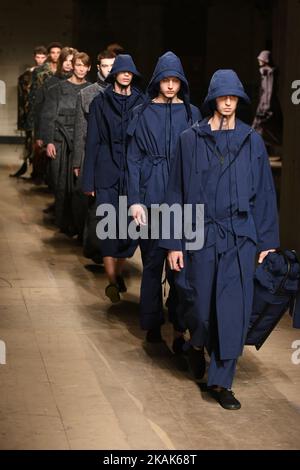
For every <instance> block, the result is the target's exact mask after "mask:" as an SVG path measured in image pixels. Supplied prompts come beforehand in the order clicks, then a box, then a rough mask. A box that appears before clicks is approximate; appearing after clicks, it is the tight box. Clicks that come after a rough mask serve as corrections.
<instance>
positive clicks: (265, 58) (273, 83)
mask: <svg viewBox="0 0 300 470" xmlns="http://www.w3.org/2000/svg"><path fill="white" fill-rule="evenodd" d="M257 60H258V61H259V72H260V76H261V83H260V90H259V102H258V105H257V109H256V113H255V118H254V121H253V124H252V125H253V127H254V129H255V130H256V131H257V132H258V133H259V134H260V135H261V136H262V137H263V139H264V141H265V143H266V145H267V147H269V152H270V153H271V152H272V146H274V145H281V144H282V130H283V117H282V111H281V106H280V103H279V99H278V96H277V77H278V73H277V69H276V67H273V66H272V65H271V63H272V62H271V52H270V51H261V53H260V54H259V56H258V57H257Z"/></svg>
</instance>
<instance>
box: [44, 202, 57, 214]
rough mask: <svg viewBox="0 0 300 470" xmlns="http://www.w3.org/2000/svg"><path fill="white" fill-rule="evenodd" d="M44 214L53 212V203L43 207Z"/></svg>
mask: <svg viewBox="0 0 300 470" xmlns="http://www.w3.org/2000/svg"><path fill="white" fill-rule="evenodd" d="M43 212H44V214H53V213H54V212H55V204H50V206H48V207H46V209H43Z"/></svg>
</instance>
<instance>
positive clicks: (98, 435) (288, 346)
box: [0, 145, 300, 450]
mask: <svg viewBox="0 0 300 470" xmlns="http://www.w3.org/2000/svg"><path fill="white" fill-rule="evenodd" d="M20 153H21V148H20V147H18V146H9V145H2V146H0V167H1V171H0V185H1V186H0V187H1V199H0V340H2V341H4V342H5V344H6V352H7V357H6V365H0V448H1V449H122V450H123V449H160V450H162V449H170V450H174V449H187V450H188V449H194V450H195V449H299V448H300V365H298V366H297V365H294V364H293V363H292V360H291V356H292V353H293V349H292V343H293V341H295V340H300V331H299V330H298V331H297V330H293V329H292V328H291V321H290V318H289V317H288V316H287V317H286V318H284V319H283V321H282V322H281V324H280V326H279V327H278V328H277V329H276V331H274V333H273V334H272V336H271V338H270V339H269V340H268V342H267V344H265V345H264V346H263V348H262V349H261V351H259V352H256V351H255V350H254V348H250V347H248V348H246V351H245V354H244V356H243V358H242V359H241V360H240V362H239V365H238V371H237V376H236V380H235V384H234V391H235V392H236V396H237V398H239V399H240V400H241V402H242V409H241V410H240V411H235V412H232V411H226V410H223V409H222V408H221V407H220V406H219V405H218V404H217V403H216V402H214V401H213V400H212V399H211V398H210V397H209V396H208V395H207V393H206V392H205V391H203V390H202V387H199V386H198V385H197V384H196V383H195V382H194V381H193V380H192V378H191V376H190V375H189V373H188V372H184V371H181V370H180V367H179V366H180V364H178V363H176V361H175V359H174V356H173V355H172V353H171V352H170V349H169V347H170V344H171V329H170V326H169V325H166V326H165V327H164V336H165V338H166V344H165V345H161V346H156V347H154V346H153V347H151V348H150V347H147V346H146V345H145V343H144V335H143V333H142V332H141V331H140V330H139V327H138V292H139V281H140V260H139V254H138V253H137V254H136V257H135V258H134V260H133V261H131V262H130V263H129V264H128V278H127V279H128V286H129V289H128V291H129V293H128V294H126V295H124V297H123V299H124V301H123V302H122V303H120V304H118V305H117V306H112V305H110V304H109V302H108V301H107V300H106V299H105V297H104V295H103V289H104V287H105V284H106V282H105V278H104V275H103V272H102V271H101V269H100V268H99V267H98V266H96V265H93V263H90V262H89V260H87V259H85V258H83V257H82V255H81V249H80V246H79V245H78V244H77V242H76V240H73V239H71V240H70V239H68V238H66V237H65V236H64V235H61V234H59V233H57V230H56V229H55V227H53V226H52V225H51V223H50V222H49V220H47V217H46V216H45V215H44V214H43V212H42V209H43V208H44V207H45V206H46V205H47V203H48V202H50V200H51V197H50V195H49V194H48V193H47V192H46V190H45V188H43V187H40V186H35V185H33V184H31V183H30V182H29V180H26V179H19V180H16V179H13V178H9V177H8V175H9V173H10V172H12V171H15V170H16V168H17V167H18V166H19V164H20Z"/></svg>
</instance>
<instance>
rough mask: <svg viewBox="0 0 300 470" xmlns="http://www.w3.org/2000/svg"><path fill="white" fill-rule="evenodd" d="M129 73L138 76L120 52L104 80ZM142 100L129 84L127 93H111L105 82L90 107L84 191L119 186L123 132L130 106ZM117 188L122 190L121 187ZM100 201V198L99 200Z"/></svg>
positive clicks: (128, 59) (128, 57)
mask: <svg viewBox="0 0 300 470" xmlns="http://www.w3.org/2000/svg"><path fill="white" fill-rule="evenodd" d="M120 72H131V73H133V74H134V76H136V75H137V76H139V73H138V71H137V70H136V67H135V65H134V63H133V60H132V58H131V56H129V55H127V54H120V55H119V56H117V58H116V60H115V62H114V65H113V67H112V69H111V72H110V74H109V75H108V77H107V79H106V81H108V82H109V83H111V81H112V80H114V77H115V75H116V74H118V73H120ZM143 102H144V94H143V93H142V92H141V90H139V89H138V88H136V87H135V86H132V87H131V95H128V96H127V95H121V94H119V93H115V91H114V89H113V85H109V86H108V87H107V88H106V89H105V91H104V93H101V94H99V95H98V96H97V97H96V98H95V99H94V100H93V101H92V104H91V107H90V113H89V119H88V131H87V141H86V154H85V161H84V167H83V179H82V188H83V191H85V192H91V191H94V190H95V189H96V192H97V189H106V188H110V187H112V186H113V185H115V184H116V183H117V182H121V185H122V186H123V182H124V172H125V162H126V131H127V126H128V121H129V117H130V115H131V113H132V110H133V108H134V107H136V106H137V105H139V104H140V103H143ZM120 190H121V191H122V192H123V191H125V188H124V187H121V188H120ZM99 202H101V201H99Z"/></svg>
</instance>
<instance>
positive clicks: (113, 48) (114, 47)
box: [106, 42, 125, 55]
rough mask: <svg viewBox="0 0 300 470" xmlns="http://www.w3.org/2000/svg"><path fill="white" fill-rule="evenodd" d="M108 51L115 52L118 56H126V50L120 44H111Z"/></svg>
mask: <svg viewBox="0 0 300 470" xmlns="http://www.w3.org/2000/svg"><path fill="white" fill-rule="evenodd" d="M106 49H107V50H108V51H109V52H113V53H114V54H116V55H119V54H124V52H125V49H124V47H123V46H121V45H120V44H118V43H117V42H112V43H111V44H109V45H108V46H107V47H106Z"/></svg>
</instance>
